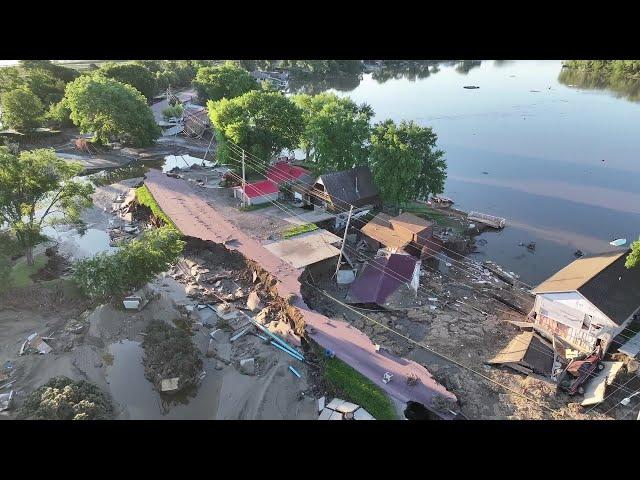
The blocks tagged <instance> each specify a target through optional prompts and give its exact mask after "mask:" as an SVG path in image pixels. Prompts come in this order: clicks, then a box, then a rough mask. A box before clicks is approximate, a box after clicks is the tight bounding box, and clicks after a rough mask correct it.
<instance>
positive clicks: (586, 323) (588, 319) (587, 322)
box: [582, 313, 593, 330]
mask: <svg viewBox="0 0 640 480" xmlns="http://www.w3.org/2000/svg"><path fill="white" fill-rule="evenodd" d="M591 320H593V317H592V316H591V315H589V314H588V313H585V314H584V321H583V322H582V329H583V330H589V327H590V326H591Z"/></svg>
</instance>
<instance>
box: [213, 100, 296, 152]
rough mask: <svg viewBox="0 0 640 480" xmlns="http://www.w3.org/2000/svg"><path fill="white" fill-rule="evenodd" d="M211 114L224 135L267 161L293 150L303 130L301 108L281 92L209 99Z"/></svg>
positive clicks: (217, 127)
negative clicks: (285, 151)
mask: <svg viewBox="0 0 640 480" xmlns="http://www.w3.org/2000/svg"><path fill="white" fill-rule="evenodd" d="M207 108H208V110H209V117H210V118H211V122H212V123H213V125H215V128H216V129H218V130H219V131H220V132H221V133H222V135H223V136H224V137H225V138H226V139H228V140H231V141H232V142H234V143H236V144H238V145H240V146H241V147H242V148H244V149H245V150H247V151H248V152H250V153H252V154H253V155H255V156H257V157H258V158H260V159H263V160H264V161H265V162H268V161H269V160H270V159H271V158H272V157H273V156H274V155H276V154H277V153H279V152H280V151H281V150H282V149H285V148H287V149H293V148H295V147H296V146H297V145H298V143H299V141H300V135H301V134H302V130H303V128H304V127H303V121H302V111H301V110H300V108H298V107H297V106H296V105H295V104H294V103H293V102H292V101H291V100H289V99H288V98H287V97H285V96H284V95H282V94H281V93H279V92H267V91H262V90H253V91H251V92H248V93H245V94H244V95H241V96H239V97H235V98H232V99H227V98H223V99H222V100H219V101H217V102H214V101H212V100H209V102H207Z"/></svg>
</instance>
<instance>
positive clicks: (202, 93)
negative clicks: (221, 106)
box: [193, 62, 260, 102]
mask: <svg viewBox="0 0 640 480" xmlns="http://www.w3.org/2000/svg"><path fill="white" fill-rule="evenodd" d="M193 84H194V85H195V87H196V89H197V90H198V98H199V99H200V101H202V102H205V101H207V100H214V101H216V100H220V99H222V98H229V99H231V98H234V97H238V96H240V95H242V94H244V93H247V92H250V91H251V90H257V89H258V88H259V87H260V86H259V85H258V82H256V81H255V80H254V79H253V77H252V76H251V75H249V74H248V73H247V72H246V70H244V69H242V68H240V67H238V66H236V65H235V64H234V63H233V62H225V63H224V64H223V65H218V66H215V67H204V68H201V69H199V70H198V73H197V74H196V78H195V80H194V81H193Z"/></svg>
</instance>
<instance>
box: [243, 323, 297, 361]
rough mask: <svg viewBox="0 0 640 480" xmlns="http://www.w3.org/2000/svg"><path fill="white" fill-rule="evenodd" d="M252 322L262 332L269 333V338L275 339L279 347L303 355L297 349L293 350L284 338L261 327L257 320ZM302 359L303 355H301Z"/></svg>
mask: <svg viewBox="0 0 640 480" xmlns="http://www.w3.org/2000/svg"><path fill="white" fill-rule="evenodd" d="M252 322H253V324H254V325H255V326H256V327H258V328H259V329H260V330H262V331H263V332H264V333H266V334H267V335H269V336H270V337H271V338H273V340H274V341H276V342H277V343H278V344H279V345H280V346H281V347H283V348H285V349H286V350H288V351H290V352H292V353H294V354H296V355H298V356H301V357H303V355H302V354H301V353H300V352H298V351H297V350H295V349H294V348H293V347H292V346H290V345H289V344H288V343H286V342H285V341H284V340H282V339H281V338H279V337H278V336H276V335H274V334H273V333H271V332H270V331H269V329H267V328H265V327H263V326H262V325H260V324H259V323H258V322H255V321H253V320H252ZM303 359H304V357H303Z"/></svg>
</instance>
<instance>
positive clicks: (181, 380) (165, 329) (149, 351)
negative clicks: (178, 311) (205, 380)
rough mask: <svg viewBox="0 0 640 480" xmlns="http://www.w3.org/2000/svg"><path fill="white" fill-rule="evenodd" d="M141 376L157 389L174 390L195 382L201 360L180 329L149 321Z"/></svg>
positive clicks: (187, 335) (198, 376)
mask: <svg viewBox="0 0 640 480" xmlns="http://www.w3.org/2000/svg"><path fill="white" fill-rule="evenodd" d="M142 348H143V349H144V353H145V355H144V359H143V362H142V363H143V365H144V371H145V376H146V377H147V378H148V379H149V381H150V382H151V383H153V385H154V387H155V388H156V389H158V390H160V391H161V392H168V391H171V392H177V391H180V390H182V389H184V388H185V387H191V386H194V385H196V384H197V382H198V380H199V379H200V374H201V373H202V360H201V359H200V358H199V356H198V351H197V349H196V347H195V345H194V344H193V342H192V341H191V337H190V336H189V334H188V333H186V332H185V331H184V330H181V329H179V328H174V327H172V326H170V325H169V324H167V323H165V322H163V321H160V320H153V321H152V322H151V323H150V324H149V327H148V328H147V330H146V331H145V336H144V340H143V342H142Z"/></svg>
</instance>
